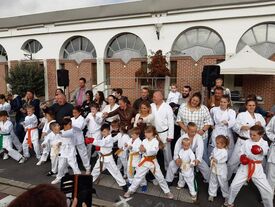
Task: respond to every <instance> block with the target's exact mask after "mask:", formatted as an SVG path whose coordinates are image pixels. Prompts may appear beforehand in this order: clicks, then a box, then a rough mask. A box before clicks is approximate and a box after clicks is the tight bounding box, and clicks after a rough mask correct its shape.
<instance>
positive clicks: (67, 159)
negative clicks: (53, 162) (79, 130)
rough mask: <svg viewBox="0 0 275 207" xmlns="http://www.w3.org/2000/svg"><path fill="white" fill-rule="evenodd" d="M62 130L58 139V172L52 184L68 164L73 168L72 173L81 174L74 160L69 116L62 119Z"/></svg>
mask: <svg viewBox="0 0 275 207" xmlns="http://www.w3.org/2000/svg"><path fill="white" fill-rule="evenodd" d="M63 125H64V130H62V131H61V139H60V141H59V145H60V152H59V158H58V173H57V175H56V179H55V180H53V181H52V182H51V183H52V184H57V183H59V182H60V181H61V178H62V177H63V176H64V175H65V173H66V172H67V171H68V165H69V166H70V167H71V168H72V169H73V173H74V174H75V175H76V174H81V171H80V170H79V168H78V164H77V161H76V150H75V145H74V130H73V128H72V121H71V119H70V118H65V119H64V120H63Z"/></svg>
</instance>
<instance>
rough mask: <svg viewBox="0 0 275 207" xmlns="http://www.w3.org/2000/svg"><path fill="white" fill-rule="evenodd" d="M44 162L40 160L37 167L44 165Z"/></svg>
mask: <svg viewBox="0 0 275 207" xmlns="http://www.w3.org/2000/svg"><path fill="white" fill-rule="evenodd" d="M43 163H44V162H43V161H42V160H39V161H38V163H36V165H37V166H40V165H42V164H43Z"/></svg>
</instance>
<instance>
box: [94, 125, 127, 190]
mask: <svg viewBox="0 0 275 207" xmlns="http://www.w3.org/2000/svg"><path fill="white" fill-rule="evenodd" d="M101 133H102V136H103V138H102V139H93V141H92V144H93V145H95V146H99V147H100V153H99V158H98V159H97V161H96V164H95V166H94V168H93V170H92V173H91V175H92V176H93V182H95V181H96V180H97V179H98V177H99V176H100V174H101V173H102V172H103V171H104V170H105V169H107V170H108V171H109V173H110V174H111V175H112V176H113V178H114V179H115V180H116V182H117V184H118V185H119V186H120V187H122V188H123V190H124V191H127V185H126V181H125V180H124V179H123V177H122V175H121V173H120V171H119V170H118V168H117V166H116V163H115V161H114V158H113V154H112V148H113V145H114V144H113V139H112V136H111V134H110V126H109V125H108V124H103V125H102V127H101Z"/></svg>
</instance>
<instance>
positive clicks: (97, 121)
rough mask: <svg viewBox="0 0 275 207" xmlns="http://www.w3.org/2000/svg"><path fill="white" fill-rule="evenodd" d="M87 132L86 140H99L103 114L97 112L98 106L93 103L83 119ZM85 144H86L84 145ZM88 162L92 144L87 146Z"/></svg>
mask: <svg viewBox="0 0 275 207" xmlns="http://www.w3.org/2000/svg"><path fill="white" fill-rule="evenodd" d="M85 122H86V125H87V128H88V131H87V133H86V138H88V139H89V138H94V139H101V133H100V127H101V125H102V123H103V114H102V113H101V112H100V111H99V105H98V104H96V103H93V104H92V105H91V112H90V113H89V114H88V116H87V117H86V119H85ZM86 144H87V143H86ZM87 150H88V157H89V160H90V158H91V154H92V144H87Z"/></svg>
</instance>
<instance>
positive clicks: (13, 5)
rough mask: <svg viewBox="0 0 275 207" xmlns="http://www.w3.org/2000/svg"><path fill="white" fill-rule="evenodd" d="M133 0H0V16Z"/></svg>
mask: <svg viewBox="0 0 275 207" xmlns="http://www.w3.org/2000/svg"><path fill="white" fill-rule="evenodd" d="M127 1H134V0H0V18H2V17H8V16H21V15H26V14H33V13H42V12H47V11H56V10H64V9H72V8H81V7H88V6H94V5H103V4H114V3H120V2H127Z"/></svg>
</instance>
